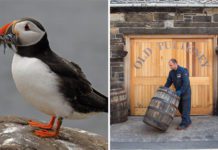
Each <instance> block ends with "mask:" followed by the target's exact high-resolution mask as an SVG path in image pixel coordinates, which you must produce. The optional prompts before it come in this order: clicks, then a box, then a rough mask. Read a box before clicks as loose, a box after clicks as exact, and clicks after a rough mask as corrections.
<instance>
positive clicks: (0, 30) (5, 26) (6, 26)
mask: <svg viewBox="0 0 218 150" xmlns="http://www.w3.org/2000/svg"><path fill="white" fill-rule="evenodd" d="M13 23H14V22H10V23H8V24H6V25H4V26H3V27H2V28H0V36H1V35H5V34H6V33H7V31H8V29H9V28H10V27H11V26H12V25H13Z"/></svg>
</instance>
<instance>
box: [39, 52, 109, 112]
mask: <svg viewBox="0 0 218 150" xmlns="http://www.w3.org/2000/svg"><path fill="white" fill-rule="evenodd" d="M40 59H41V60H42V61H44V62H45V63H46V64H47V65H48V66H49V67H50V69H51V70H52V71H53V72H54V73H56V74H57V75H58V76H59V78H60V81H59V83H60V84H59V89H60V92H62V93H63V95H64V96H65V97H66V99H67V100H68V101H69V102H70V104H71V105H72V106H73V108H74V109H75V110H76V111H79V112H83V113H88V112H93V111H96V112H98V111H105V112H106V111H107V110H108V98H107V97H106V96H104V95H103V94H101V93H99V92H98V91H97V90H95V89H93V88H92V87H91V83H90V82H89V81H88V80H87V78H86V76H85V74H84V73H83V71H82V69H81V68H80V67H79V66H78V65H77V64H76V63H74V62H69V61H67V60H66V59H63V58H61V57H59V56H58V55H56V54H55V53H54V52H52V51H50V52H46V54H44V56H40Z"/></svg>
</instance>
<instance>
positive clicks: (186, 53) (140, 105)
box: [110, 0, 218, 123]
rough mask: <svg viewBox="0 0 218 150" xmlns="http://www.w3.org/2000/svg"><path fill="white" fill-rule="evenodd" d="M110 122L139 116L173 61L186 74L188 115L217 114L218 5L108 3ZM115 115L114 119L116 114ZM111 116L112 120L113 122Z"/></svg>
mask: <svg viewBox="0 0 218 150" xmlns="http://www.w3.org/2000/svg"><path fill="white" fill-rule="evenodd" d="M110 3H111V4H110V5H111V8H110V41H111V45H110V51H111V110H112V114H113V115H112V120H113V119H114V117H115V118H119V117H120V118H122V119H121V120H119V119H118V120H116V119H115V120H116V121H112V123H113V122H119V121H125V120H126V117H125V115H126V114H127V111H128V115H144V113H145V111H146V108H147V106H148V105H149V102H150V100H151V97H152V96H153V94H154V92H155V90H156V89H157V88H158V87H159V86H161V85H163V84H164V83H165V81H166V78H167V76H168V72H169V67H168V60H169V59H170V58H176V59H177V60H178V62H179V64H180V65H181V66H184V67H186V68H187V69H188V70H189V73H190V81H191V88H192V112H191V114H192V115H217V114H218V95H217V93H218V92H217V91H218V88H217V87H218V80H217V78H218V77H217V74H218V59H217V58H218V48H217V35H218V2H217V1H216V0H111V1H110ZM117 112H118V113H117ZM114 114H116V115H115V116H114Z"/></svg>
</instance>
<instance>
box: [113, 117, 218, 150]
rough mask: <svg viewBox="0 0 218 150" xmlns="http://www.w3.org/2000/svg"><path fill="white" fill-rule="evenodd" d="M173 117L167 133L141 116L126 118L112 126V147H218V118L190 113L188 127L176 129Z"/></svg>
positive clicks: (177, 121) (176, 123)
mask: <svg viewBox="0 0 218 150" xmlns="http://www.w3.org/2000/svg"><path fill="white" fill-rule="evenodd" d="M179 123H180V117H176V118H175V119H174V120H173V122H172V124H171V126H170V128H169V129H168V130H167V132H164V133H162V132H159V131H158V130H156V129H153V128H151V127H149V126H147V125H146V124H144V123H143V122H142V117H129V118H128V121H127V122H125V123H120V124H113V125H112V126H111V148H112V149H187V148H190V149H191V148H192V149H193V148H208V149H218V117H216V116H193V117H192V125H191V126H190V127H189V128H188V129H187V130H182V131H178V130H176V129H175V128H176V127H177V125H178V124H179Z"/></svg>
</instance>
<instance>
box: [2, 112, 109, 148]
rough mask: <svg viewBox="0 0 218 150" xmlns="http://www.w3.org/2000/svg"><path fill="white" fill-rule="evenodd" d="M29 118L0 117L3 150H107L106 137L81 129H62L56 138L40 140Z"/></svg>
mask: <svg viewBox="0 0 218 150" xmlns="http://www.w3.org/2000/svg"><path fill="white" fill-rule="evenodd" d="M28 120H29V119H27V118H21V117H16V116H2V117H0V149H1V150H24V149H25V150H38V149H39V150H83V149H84V150H107V141H106V139H105V138H104V137H102V136H100V135H97V134H94V133H90V132H87V131H84V130H80V129H72V128H67V127H62V128H61V130H60V134H59V136H58V137H56V138H40V137H37V136H35V135H34V134H33V131H34V130H36V129H37V128H34V127H30V126H29V125H28V123H27V122H28Z"/></svg>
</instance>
